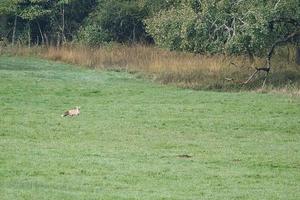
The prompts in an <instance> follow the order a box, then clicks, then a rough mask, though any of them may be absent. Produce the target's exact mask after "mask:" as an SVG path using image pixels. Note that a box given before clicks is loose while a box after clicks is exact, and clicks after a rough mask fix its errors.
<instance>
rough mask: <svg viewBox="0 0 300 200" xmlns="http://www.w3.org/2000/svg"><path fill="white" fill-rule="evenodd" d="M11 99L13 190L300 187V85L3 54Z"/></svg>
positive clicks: (8, 181) (127, 194) (0, 149)
mask: <svg viewBox="0 0 300 200" xmlns="http://www.w3.org/2000/svg"><path fill="white" fill-rule="evenodd" d="M75 106H81V115H80V116H78V117H73V118H71V117H67V118H62V117H61V116H60V115H61V114H62V113H63V111H65V110H66V109H70V108H73V107H75ZM0 111H1V113H0V199H1V200H11V199H28V200H32V199H34V200H35V199H36V200H41V199H57V200H61V199H64V200H74V199H105V200H106V199H111V200H115V199H142V200H144V199H145V200H153V199H168V200H169V199H183V200H186V199H195V200H199V199H228V200H229V199H230V200H232V199H253V200H257V199H259V200H262V199H269V200H276V199H283V200H287V199H295V200H298V199H300V98H299V97H291V96H287V95H286V96H284V95H275V94H258V93H250V92H248V93H247V92H243V93H221V92H220V93H217V92H203V91H193V90H184V89H178V88H175V87H170V86H163V85H159V84H156V83H152V82H150V81H147V80H142V79H138V78H137V77H136V76H135V75H132V74H126V73H123V72H111V71H94V70H88V69H84V68H82V67H78V66H70V65H66V64H62V63H57V62H50V61H46V60H40V59H36V58H18V57H9V56H1V57H0ZM187 155H188V156H191V157H188V156H187Z"/></svg>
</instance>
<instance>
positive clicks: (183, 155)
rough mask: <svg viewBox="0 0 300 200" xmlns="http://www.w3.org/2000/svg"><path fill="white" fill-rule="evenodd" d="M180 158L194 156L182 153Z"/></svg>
mask: <svg viewBox="0 0 300 200" xmlns="http://www.w3.org/2000/svg"><path fill="white" fill-rule="evenodd" d="M177 157H178V158H191V157H192V156H190V155H187V154H182V155H178V156H177Z"/></svg>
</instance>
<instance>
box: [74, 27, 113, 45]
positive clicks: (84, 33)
mask: <svg viewBox="0 0 300 200" xmlns="http://www.w3.org/2000/svg"><path fill="white" fill-rule="evenodd" d="M111 38H112V36H111V35H110V34H109V32H108V31H106V30H103V29H102V28H101V26H99V25H97V24H88V25H85V26H84V27H82V28H81V29H80V30H79V32H78V34H77V40H78V42H80V43H83V44H87V45H89V46H92V47H93V46H100V45H101V44H105V43H107V42H110V41H111Z"/></svg>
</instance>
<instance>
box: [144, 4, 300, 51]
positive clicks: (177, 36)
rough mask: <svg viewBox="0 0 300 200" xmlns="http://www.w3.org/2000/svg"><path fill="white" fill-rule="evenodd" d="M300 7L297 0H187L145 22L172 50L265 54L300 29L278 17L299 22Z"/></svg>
mask: <svg viewBox="0 0 300 200" xmlns="http://www.w3.org/2000/svg"><path fill="white" fill-rule="evenodd" d="M299 10H300V5H299V2H298V1H297V0H291V1H259V0H251V1H231V0H221V1H219V0H218V1H217V0H215V1H210V0H209V1H208V0H204V1H201V3H200V1H197V0H191V1H187V0H186V1H182V2H181V4H179V5H177V6H176V7H172V8H169V9H164V10H162V11H161V12H159V14H157V15H154V16H152V17H151V18H149V19H147V20H145V23H146V24H147V31H148V32H149V33H150V34H151V35H152V36H153V37H154V39H155V42H156V43H157V44H158V45H160V46H162V47H167V48H169V49H174V50H185V51H192V52H202V53H205V52H210V53H217V52H222V53H234V54H246V53H247V54H256V55H265V54H266V51H267V50H268V48H269V47H270V46H271V45H272V44H273V43H274V41H276V40H277V39H279V38H282V37H284V36H286V35H287V34H289V33H292V32H293V31H297V30H299V29H300V25H299V23H298V24H291V23H289V22H287V21H284V20H283V21H281V22H277V21H276V20H278V19H293V20H294V21H296V22H297V21H298V22H299V21H300V14H299ZM273 21H274V23H273V24H272V28H270V24H271V23H272V22H273Z"/></svg>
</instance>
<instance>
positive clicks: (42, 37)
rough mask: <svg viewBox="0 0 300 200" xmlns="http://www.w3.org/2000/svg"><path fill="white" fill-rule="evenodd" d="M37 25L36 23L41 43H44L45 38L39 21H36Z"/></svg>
mask: <svg viewBox="0 0 300 200" xmlns="http://www.w3.org/2000/svg"><path fill="white" fill-rule="evenodd" d="M37 25H38V28H39V32H40V34H41V39H42V45H45V40H44V36H43V32H42V29H41V26H40V23H39V22H37Z"/></svg>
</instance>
